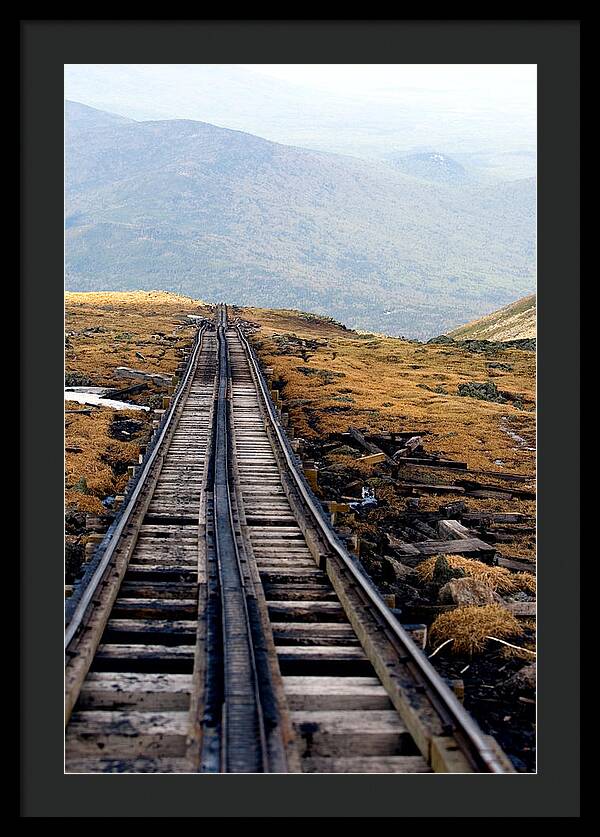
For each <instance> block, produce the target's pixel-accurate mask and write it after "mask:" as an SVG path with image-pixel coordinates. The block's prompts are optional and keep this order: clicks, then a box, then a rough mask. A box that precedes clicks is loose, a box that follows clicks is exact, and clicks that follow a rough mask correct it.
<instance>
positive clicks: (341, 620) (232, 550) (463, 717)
mask: <svg viewBox="0 0 600 837" xmlns="http://www.w3.org/2000/svg"><path fill="white" fill-rule="evenodd" d="M65 666H66V674H65V685H66V700H65V710H66V712H65V721H66V770H67V772H73V773H81V772H92V773H95V772H133V773H149V772H173V773H181V772H189V773H195V772H209V773H215V772H232V773H262V772H276V773H285V772H317V773H319V772H328V773H331V772H333V773H335V772H339V773H367V772H383V773H415V772H459V773H462V772H465V773H468V772H492V773H494V772H496V773H505V772H513V770H512V768H511V765H510V762H509V761H508V759H507V758H506V756H505V755H504V754H503V753H502V751H501V750H500V749H499V747H498V745H497V744H496V742H495V741H494V740H493V739H492V738H490V737H488V736H485V735H484V734H483V733H482V732H481V730H480V729H479V728H478V727H477V725H476V724H475V722H474V721H473V720H472V719H471V718H470V716H469V715H468V714H467V713H466V712H465V710H464V709H463V707H462V705H461V704H460V703H459V702H458V701H457V699H456V697H455V696H454V694H453V693H452V692H451V690H450V689H449V688H448V686H447V685H446V683H445V682H444V681H443V680H442V679H441V678H440V677H439V675H437V673H436V672H435V671H434V669H433V668H432V666H431V665H430V663H429V662H428V661H427V659H426V658H425V656H424V655H423V653H422V652H421V651H420V650H419V649H418V648H417V647H416V645H415V644H414V643H413V641H412V640H411V637H410V634H409V633H408V632H407V631H406V630H405V629H404V628H403V627H402V626H401V625H400V624H399V623H398V621H397V619H396V618H395V617H394V615H393V614H392V613H391V612H390V611H389V609H388V608H387V607H386V606H385V604H384V603H383V602H382V600H381V598H380V597H379V595H378V594H377V592H376V590H375V588H374V587H373V586H372V584H371V582H370V581H369V579H368V578H367V577H366V576H365V575H364V574H363V572H362V570H361V568H360V566H359V564H358V562H357V561H356V559H355V558H354V557H353V556H352V555H350V554H349V553H348V552H347V550H346V548H345V547H344V546H343V544H342V543H341V542H340V541H339V540H338V538H337V536H336V535H335V532H334V530H333V529H332V528H331V525H330V522H329V520H328V518H327V516H326V515H325V514H324V512H323V510H322V507H321V505H320V503H319V502H318V500H316V498H315V497H314V495H313V494H312V492H311V491H310V489H309V487H308V485H307V483H306V481H305V479H304V476H303V474H302V468H301V464H300V462H299V460H298V459H297V457H296V455H295V454H294V452H293V451H292V449H291V447H290V446H289V442H288V440H287V438H286V436H285V433H284V432H283V430H282V427H281V424H280V422H279V420H278V415H277V408H276V407H275V406H274V404H273V402H272V401H271V399H270V396H269V392H268V387H267V385H266V382H265V380H264V378H263V377H262V374H261V372H260V369H259V366H258V361H257V359H256V356H255V355H254V352H253V350H252V348H251V347H250V345H249V343H248V341H247V339H246V337H245V335H244V334H243V332H242V331H241V329H239V328H238V327H237V326H236V325H235V323H233V324H232V323H229V322H228V321H227V314H226V309H225V307H224V306H218V307H217V311H216V317H215V322H214V323H213V324H208V323H207V324H205V325H204V326H203V327H202V328H201V329H200V331H199V334H198V338H197V341H196V343H195V345H194V347H193V350H192V352H191V354H190V357H189V361H188V364H187V368H186V371H185V374H184V376H183V378H182V380H181V382H180V385H179V387H178V389H177V392H176V393H175V395H174V396H173V399H172V402H171V405H170V407H169V410H168V412H167V413H166V415H165V416H164V417H163V421H162V423H161V426H160V427H159V428H158V429H157V431H156V434H155V439H154V440H153V443H152V444H151V446H150V447H149V449H148V451H147V453H146V456H145V458H144V461H143V462H142V463H141V465H140V470H139V473H138V475H137V480H136V482H134V483H133V484H132V485H131V487H130V489H129V491H128V494H127V496H126V498H125V502H124V506H123V509H122V512H121V514H120V516H119V518H118V519H117V520H116V521H115V522H114V523H113V525H112V527H111V529H110V530H109V532H108V533H107V536H106V537H105V539H104V541H103V543H102V544H101V545H100V547H99V549H98V551H97V553H96V555H95V557H94V559H93V560H92V561H91V562H90V565H89V566H88V568H87V571H86V574H85V575H84V577H83V579H82V580H81V582H80V583H79V585H78V586H77V588H76V589H75V591H74V593H73V596H72V598H71V600H69V601H68V606H67V630H66V638H65Z"/></svg>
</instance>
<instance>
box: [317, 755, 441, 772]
mask: <svg viewBox="0 0 600 837" xmlns="http://www.w3.org/2000/svg"><path fill="white" fill-rule="evenodd" d="M302 770H303V772H304V773H431V769H430V768H429V766H428V765H427V762H426V761H425V759H424V758H423V757H422V756H346V757H345V758H344V757H339V758H332V757H329V758H323V757H321V758H318V757H317V758H312V757H307V758H304V759H302Z"/></svg>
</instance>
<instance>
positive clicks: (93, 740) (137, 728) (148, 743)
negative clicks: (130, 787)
mask: <svg viewBox="0 0 600 837" xmlns="http://www.w3.org/2000/svg"><path fill="white" fill-rule="evenodd" d="M188 728H189V716H188V713H187V712H137V711H131V710H129V711H125V712H121V711H117V712H96V711H81V712H79V711H77V712H73V713H72V715H71V720H70V723H69V727H68V730H67V737H66V754H67V758H69V757H70V756H71V755H74V756H90V755H98V754H99V753H100V752H102V754H103V755H106V754H107V753H110V755H111V756H144V755H150V756H162V755H165V756H184V755H185V749H186V735H187V731H188Z"/></svg>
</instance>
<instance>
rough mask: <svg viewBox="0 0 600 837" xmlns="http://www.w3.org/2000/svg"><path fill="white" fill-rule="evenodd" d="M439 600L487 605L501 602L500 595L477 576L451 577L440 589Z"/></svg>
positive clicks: (443, 602)
mask: <svg viewBox="0 0 600 837" xmlns="http://www.w3.org/2000/svg"><path fill="white" fill-rule="evenodd" d="M438 595H439V600H440V602H441V603H442V604H456V605H489V604H499V603H501V602H502V599H501V597H500V596H499V595H498V594H497V593H495V592H494V591H493V590H492V588H491V587H488V585H487V584H484V582H483V581H480V580H479V579H477V578H469V577H465V578H453V579H452V580H451V581H449V582H448V583H447V584H444V586H443V587H442V588H441V589H440V592H439V594H438Z"/></svg>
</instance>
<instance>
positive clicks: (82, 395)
mask: <svg viewBox="0 0 600 837" xmlns="http://www.w3.org/2000/svg"><path fill="white" fill-rule="evenodd" d="M81 390H84V391H83V392H81ZM86 390H87V391H86ZM89 390H101V391H102V392H105V390H104V389H103V388H102V387H87V388H86V387H77V388H75V387H74V388H73V389H65V401H76V402H77V404H92V405H95V406H96V407H110V408H111V409H113V410H144V411H149V410H150V407H142V406H140V405H139V404H128V403H127V401H114V400H113V399H112V398H102V396H101V395H100V394H99V393H98V392H90V391H89Z"/></svg>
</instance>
